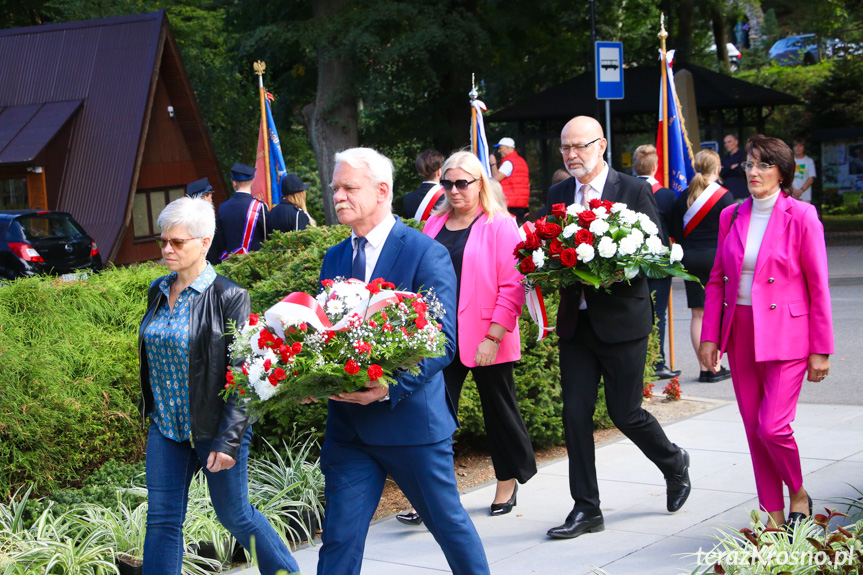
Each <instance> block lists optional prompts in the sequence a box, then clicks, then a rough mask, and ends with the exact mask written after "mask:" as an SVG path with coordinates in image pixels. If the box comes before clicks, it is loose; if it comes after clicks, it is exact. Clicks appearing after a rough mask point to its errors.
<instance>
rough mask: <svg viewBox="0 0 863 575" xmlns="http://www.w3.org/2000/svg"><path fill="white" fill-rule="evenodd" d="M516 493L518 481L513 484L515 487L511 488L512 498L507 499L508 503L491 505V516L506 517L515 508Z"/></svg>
mask: <svg viewBox="0 0 863 575" xmlns="http://www.w3.org/2000/svg"><path fill="white" fill-rule="evenodd" d="M516 493H518V481H516V482H515V487H513V488H512V496H511V497H510V498H509V501H507V502H506V503H492V504H491V514H492V515H506V514H507V513H509V512H510V511H512V508H513V507H515V494H516Z"/></svg>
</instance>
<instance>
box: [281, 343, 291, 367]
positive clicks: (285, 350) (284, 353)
mask: <svg viewBox="0 0 863 575" xmlns="http://www.w3.org/2000/svg"><path fill="white" fill-rule="evenodd" d="M279 357H281V358H282V361H284V362H285V363H287V362H288V360H289V359H291V348H290V347H288V346H286V345H280V346H279Z"/></svg>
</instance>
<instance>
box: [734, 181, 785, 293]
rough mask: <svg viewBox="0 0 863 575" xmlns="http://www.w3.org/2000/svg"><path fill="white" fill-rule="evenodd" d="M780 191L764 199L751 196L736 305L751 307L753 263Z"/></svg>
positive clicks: (753, 276) (753, 277)
mask: <svg viewBox="0 0 863 575" xmlns="http://www.w3.org/2000/svg"><path fill="white" fill-rule="evenodd" d="M780 192H781V190H776V191H775V192H773V193H772V194H770V195H769V196H767V197H766V198H756V197H755V196H752V217H751V218H750V220H749V231H748V232H747V233H746V251H744V252H743V270H742V271H741V272H740V284H739V286H738V287H737V304H738V305H752V280H753V279H755V263H756V262H757V261H758V251H759V250H760V249H761V241H762V240H763V239H764V232H766V231H767V223H768V222H769V221H770V214H771V213H773V206H775V205H776V200H777V199H779V194H780Z"/></svg>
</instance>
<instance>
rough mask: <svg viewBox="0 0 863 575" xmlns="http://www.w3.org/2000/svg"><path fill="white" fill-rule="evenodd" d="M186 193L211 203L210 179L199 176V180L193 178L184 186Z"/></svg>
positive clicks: (211, 188) (211, 189)
mask: <svg viewBox="0 0 863 575" xmlns="http://www.w3.org/2000/svg"><path fill="white" fill-rule="evenodd" d="M186 195H187V196H189V197H190V198H201V199H202V200H207V201H208V202H210V203H211V204H212V203H213V186H211V185H210V180H208V179H207V178H201V179H200V180H195V181H194V182H192V183H191V184H189V185H188V186H186Z"/></svg>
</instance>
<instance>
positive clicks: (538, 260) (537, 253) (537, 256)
mask: <svg viewBox="0 0 863 575" xmlns="http://www.w3.org/2000/svg"><path fill="white" fill-rule="evenodd" d="M531 256H532V257H533V264H534V265H535V266H536V269H539V268H541V267H542V266H544V265H545V253H543V251H542V249H541V248H540V249H536V250H533V253H532V254H531Z"/></svg>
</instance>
